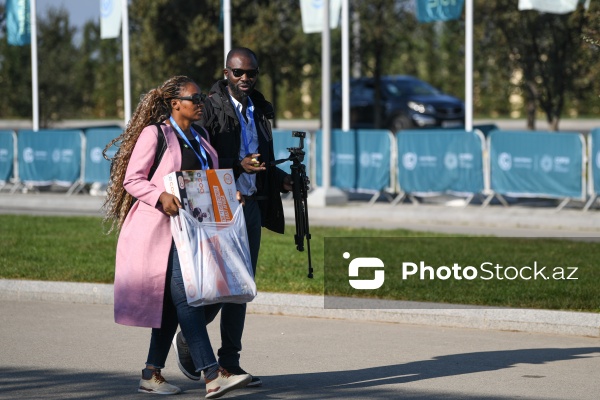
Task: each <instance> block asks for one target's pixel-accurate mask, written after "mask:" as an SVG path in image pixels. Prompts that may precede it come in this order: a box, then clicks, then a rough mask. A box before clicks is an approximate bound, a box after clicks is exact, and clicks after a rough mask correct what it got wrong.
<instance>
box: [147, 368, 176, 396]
mask: <svg viewBox="0 0 600 400" xmlns="http://www.w3.org/2000/svg"><path fill="white" fill-rule="evenodd" d="M138 392H140V393H153V394H177V393H179V392H181V389H179V388H178V387H177V386H174V385H171V384H170V383H168V382H167V381H166V380H165V378H163V376H162V374H161V373H160V369H154V370H150V369H143V370H142V379H140V386H139V388H138Z"/></svg>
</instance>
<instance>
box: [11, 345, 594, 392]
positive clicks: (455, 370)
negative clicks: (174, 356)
mask: <svg viewBox="0 0 600 400" xmlns="http://www.w3.org/2000/svg"><path fill="white" fill-rule="evenodd" d="M593 353H599V354H596V355H594V354H593ZM589 357H600V347H583V348H566V349H560V348H542V349H522V350H511V351H489V352H476V353H464V354H453V355H447V356H441V357H436V358H434V359H431V360H424V361H416V362H410V363H406V364H397V365H387V366H381V367H375V368H365V369H359V370H346V371H333V372H315V373H310V374H292V375H276V376H266V377H265V376H263V377H262V379H263V383H264V386H263V387H262V388H257V389H243V390H239V391H236V392H234V393H231V394H228V395H226V397H227V398H238V399H244V400H249V399H319V400H325V399H375V400H389V399H432V400H437V399H450V400H459V399H465V400H469V399H487V400H495V399H496V400H506V399H509V398H511V397H503V396H482V395H481V394H478V395H472V396H469V395H466V394H464V393H458V394H451V393H443V392H435V391H427V392H423V391H418V390H414V389H410V390H403V389H402V388H401V387H400V388H398V387H397V386H395V387H390V386H388V385H401V384H403V383H408V382H414V381H421V380H425V379H434V378H443V377H452V376H459V375H466V374H473V373H478V372H488V371H497V370H502V369H506V368H511V367H514V366H515V365H516V364H545V363H550V362H555V361H565V360H575V359H579V358H589ZM522 378H523V379H531V378H538V379H539V378H544V376H537V375H536V376H527V375H524V376H522ZM171 383H174V384H176V385H179V386H181V388H182V389H183V390H184V391H185V392H184V393H182V394H180V395H178V396H177V397H176V398H180V399H184V398H192V396H193V397H194V398H198V397H200V398H203V397H204V386H203V385H199V384H198V383H196V382H191V381H185V383H184V384H183V385H181V381H177V382H176V381H175V380H171ZM136 384H137V378H132V377H131V376H124V375H122V374H121V375H116V374H108V373H102V372H89V373H81V372H72V371H68V370H64V369H63V370H61V369H24V368H23V369H15V368H0V387H2V391H1V392H0V398H11V399H16V398H18V399H39V398H46V399H68V398H72V399H130V398H131V399H141V398H146V397H148V396H145V395H143V394H138V393H137V392H136V387H135V385H136ZM525 386H527V383H524V384H523V387H525ZM5 396H6V397H5Z"/></svg>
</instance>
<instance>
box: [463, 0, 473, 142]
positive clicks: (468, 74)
mask: <svg viewBox="0 0 600 400" xmlns="http://www.w3.org/2000/svg"><path fill="white" fill-rule="evenodd" d="M465 3H466V4H465V24H466V25H465V130H466V131H467V132H470V131H472V130H473V0H465Z"/></svg>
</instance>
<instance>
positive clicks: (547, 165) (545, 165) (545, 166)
mask: <svg viewBox="0 0 600 400" xmlns="http://www.w3.org/2000/svg"><path fill="white" fill-rule="evenodd" d="M540 167H541V168H542V171H544V172H550V171H552V157H550V156H549V155H547V154H546V155H545V156H543V157H542V159H541V160H540Z"/></svg>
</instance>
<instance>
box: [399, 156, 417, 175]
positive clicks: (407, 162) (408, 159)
mask: <svg viewBox="0 0 600 400" xmlns="http://www.w3.org/2000/svg"><path fill="white" fill-rule="evenodd" d="M402 165H404V168H406V169H407V170H409V171H412V170H413V169H415V167H416V166H417V155H416V154H415V153H412V152H410V153H404V155H403V156H402Z"/></svg>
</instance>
